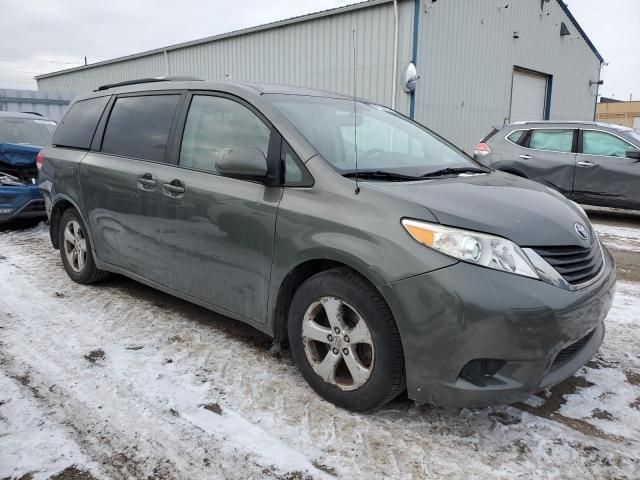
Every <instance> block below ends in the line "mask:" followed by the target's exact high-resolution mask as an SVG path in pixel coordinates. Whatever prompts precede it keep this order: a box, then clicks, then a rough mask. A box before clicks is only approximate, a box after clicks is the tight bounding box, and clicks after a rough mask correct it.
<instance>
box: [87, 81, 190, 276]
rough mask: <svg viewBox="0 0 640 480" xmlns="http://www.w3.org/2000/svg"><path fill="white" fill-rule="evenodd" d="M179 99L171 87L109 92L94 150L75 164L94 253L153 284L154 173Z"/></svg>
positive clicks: (158, 192) (157, 201)
mask: <svg viewBox="0 0 640 480" xmlns="http://www.w3.org/2000/svg"><path fill="white" fill-rule="evenodd" d="M180 99H181V94H180V93H177V94H176V93H175V92H172V93H152V94H144V93H142V94H141V93H136V94H127V95H121V96H118V97H117V98H115V101H112V107H111V112H110V114H109V116H108V120H107V122H106V125H105V126H104V129H103V131H102V138H101V139H99V142H98V143H99V145H100V146H99V151H92V152H89V154H88V155H87V156H86V157H85V158H84V160H83V161H82V163H81V166H80V176H81V184H82V193H83V198H84V204H85V209H86V211H87V212H88V219H89V223H90V225H91V230H92V233H93V239H94V247H95V249H96V255H97V257H98V259H99V260H100V261H102V262H106V263H108V264H110V265H113V266H116V267H119V268H122V269H125V270H126V271H127V272H130V273H134V274H136V275H139V276H141V277H144V278H146V279H148V280H152V281H154V282H157V283H159V284H165V281H166V272H167V261H166V258H164V256H163V254H164V252H163V251H162V248H161V244H160V242H159V241H158V237H159V228H160V225H159V217H160V213H161V201H162V184H161V180H160V179H161V178H163V174H162V171H163V169H165V168H166V164H165V156H166V152H167V144H168V140H169V138H170V133H171V128H172V125H173V122H174V117H175V115H176V112H177V109H178V104H179V102H180ZM98 133H100V132H98Z"/></svg>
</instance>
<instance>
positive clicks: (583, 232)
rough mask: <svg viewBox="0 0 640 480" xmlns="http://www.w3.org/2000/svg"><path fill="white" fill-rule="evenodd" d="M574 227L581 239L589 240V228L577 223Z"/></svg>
mask: <svg viewBox="0 0 640 480" xmlns="http://www.w3.org/2000/svg"><path fill="white" fill-rule="evenodd" d="M574 227H575V229H576V233H577V234H578V236H579V237H580V238H581V239H583V240H589V230H587V227H585V226H584V225H582V224H581V223H576V224H575V225H574Z"/></svg>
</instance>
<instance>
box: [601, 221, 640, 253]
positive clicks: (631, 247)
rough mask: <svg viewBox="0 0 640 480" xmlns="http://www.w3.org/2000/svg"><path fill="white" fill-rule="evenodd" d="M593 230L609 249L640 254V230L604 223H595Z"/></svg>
mask: <svg viewBox="0 0 640 480" xmlns="http://www.w3.org/2000/svg"><path fill="white" fill-rule="evenodd" d="M593 228H594V230H595V231H596V233H597V234H598V236H599V237H600V238H601V239H602V241H603V242H604V243H605V245H607V246H608V247H610V248H613V249H616V250H622V251H629V252H640V228H633V227H622V226H614V225H605V224H602V223H594V224H593Z"/></svg>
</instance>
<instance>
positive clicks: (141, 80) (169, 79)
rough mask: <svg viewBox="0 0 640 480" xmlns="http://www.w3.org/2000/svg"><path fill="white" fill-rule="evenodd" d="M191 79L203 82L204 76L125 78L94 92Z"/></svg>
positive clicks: (102, 86)
mask: <svg viewBox="0 0 640 480" xmlns="http://www.w3.org/2000/svg"><path fill="white" fill-rule="evenodd" d="M189 81H198V82H202V81H203V80H202V78H198V77H190V76H180V75H177V76H166V77H150V78H138V79H136V80H125V81H124V82H117V83H108V84H106V85H101V86H99V87H98V88H97V89H95V90H94V92H100V91H102V90H109V89H110V88H115V87H125V86H127V85H137V84H139V83H152V82H189Z"/></svg>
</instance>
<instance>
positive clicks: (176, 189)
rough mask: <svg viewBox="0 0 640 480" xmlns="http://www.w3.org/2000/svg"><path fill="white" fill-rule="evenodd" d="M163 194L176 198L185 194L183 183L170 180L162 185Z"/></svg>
mask: <svg viewBox="0 0 640 480" xmlns="http://www.w3.org/2000/svg"><path fill="white" fill-rule="evenodd" d="M162 185H163V186H164V192H165V194H166V195H169V196H171V197H178V196H180V195H182V194H183V193H184V192H185V188H184V183H182V182H181V181H180V180H171V182H169V183H163V184H162Z"/></svg>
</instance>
